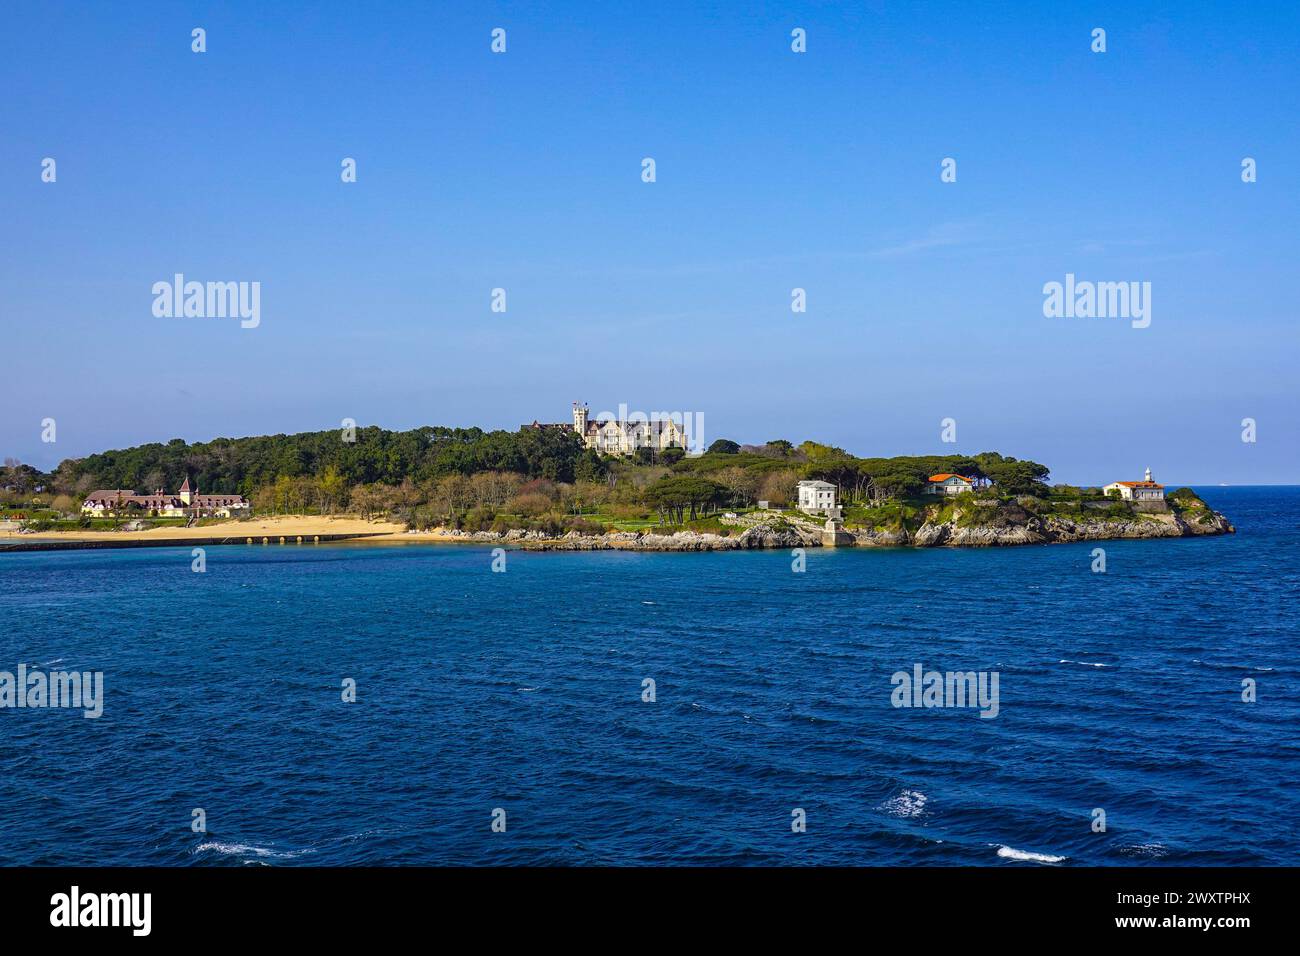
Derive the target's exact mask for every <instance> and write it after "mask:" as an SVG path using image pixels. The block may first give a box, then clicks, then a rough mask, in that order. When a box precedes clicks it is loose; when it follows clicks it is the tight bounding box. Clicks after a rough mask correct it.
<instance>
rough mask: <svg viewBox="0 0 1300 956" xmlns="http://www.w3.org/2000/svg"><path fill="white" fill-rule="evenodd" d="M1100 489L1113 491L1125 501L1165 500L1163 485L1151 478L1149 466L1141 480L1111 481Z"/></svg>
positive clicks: (1107, 492)
mask: <svg viewBox="0 0 1300 956" xmlns="http://www.w3.org/2000/svg"><path fill="white" fill-rule="evenodd" d="M1102 491H1103V492H1104V493H1105V494H1108V495H1109V494H1110V493H1111V492H1112V491H1113V492H1115V493H1116V494H1118V495H1119V496H1120V497H1121V498H1123V499H1124V500H1125V501H1164V500H1165V486H1164V485H1161V484H1157V483H1156V482H1154V481H1152V480H1151V469H1150V468H1148V469H1147V474H1146V478H1144V479H1143V480H1142V481H1112V482H1111V483H1110V484H1109V485H1107V486H1106V487H1105V488H1103V489H1102Z"/></svg>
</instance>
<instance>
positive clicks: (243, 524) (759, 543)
mask: <svg viewBox="0 0 1300 956" xmlns="http://www.w3.org/2000/svg"><path fill="white" fill-rule="evenodd" d="M1210 514H1211V516H1212V517H1211V518H1210V519H1209V520H1207V521H1206V522H1203V523H1198V524H1191V523H1189V522H1187V521H1185V520H1183V519H1182V518H1181V517H1179V516H1177V515H1172V514H1170V515H1161V516H1151V517H1148V518H1147V519H1145V520H1134V521H1101V520H1089V521H1079V522H1075V521H1071V520H1069V519H1060V518H1045V519H1033V520H1031V521H1028V522H1026V523H1023V524H1016V525H1011V526H992V525H980V524H972V525H965V526H962V525H958V524H957V523H956V522H946V523H938V524H930V523H927V524H924V525H922V526H921V527H920V528H919V529H917V530H916V531H910V532H909V531H907V530H880V531H877V530H871V529H862V528H847V529H844V530H842V531H839V532H836V533H834V534H831V533H829V532H826V531H824V530H823V529H821V528H819V527H818V526H817V525H816V524H814V523H812V522H806V523H804V522H800V523H797V524H796V523H790V522H788V521H780V522H778V521H768V520H762V519H760V520H758V521H756V522H754V523H751V524H748V526H745V527H744V530H743V531H742V530H740V528H739V527H738V528H737V529H736V530H737V532H738V533H737V534H734V535H721V534H716V533H712V532H702V531H689V530H687V531H676V532H672V533H669V534H660V533H656V532H654V531H610V532H606V533H604V534H598V535H584V534H580V533H579V532H576V531H570V532H568V533H566V534H564V535H560V536H550V535H544V534H542V533H540V532H536V531H528V532H525V531H521V530H517V529H516V530H512V531H505V532H495V531H476V532H469V531H455V530H449V529H445V528H438V529H433V530H429V531H408V530H406V529H405V528H404V527H403V526H401V525H398V524H394V523H392V522H387V521H366V520H365V519H362V518H346V517H330V518H305V517H282V518H266V519H262V520H260V521H232V522H229V523H228V524H227V525H210V526H207V527H198V528H152V529H149V530H146V531H50V532H43V533H32V534H19V533H17V532H12V531H9V532H0V554H4V553H10V552H33V551H76V550H98V549H106V548H148V547H185V546H200V545H202V546H213V545H216V546H220V545H240V544H242V545H265V546H270V545H304V544H320V543H337V542H339V541H366V542H367V543H375V544H382V543H407V544H420V543H426V544H477V545H484V544H496V545H500V546H504V547H510V548H516V549H520V550H526V551H647V552H654V551H660V552H689V551H739V550H757V549H767V550H775V549H791V548H821V547H827V548H837V547H838V548H864V547H865V548H935V547H942V548H987V547H1013V546H1019V545H1031V544H1068V543H1075V542H1083V541H1115V540H1144V539H1151V538H1189V537H1207V536H1218V535H1225V534H1233V533H1235V531H1236V529H1235V528H1234V527H1233V525H1232V524H1231V523H1230V522H1229V521H1228V520H1227V518H1226V517H1224V516H1223V515H1221V514H1219V513H1218V512H1211V513H1210ZM227 529H228V530H227ZM222 531H225V532H226V533H224V534H223V533H221V532H222Z"/></svg>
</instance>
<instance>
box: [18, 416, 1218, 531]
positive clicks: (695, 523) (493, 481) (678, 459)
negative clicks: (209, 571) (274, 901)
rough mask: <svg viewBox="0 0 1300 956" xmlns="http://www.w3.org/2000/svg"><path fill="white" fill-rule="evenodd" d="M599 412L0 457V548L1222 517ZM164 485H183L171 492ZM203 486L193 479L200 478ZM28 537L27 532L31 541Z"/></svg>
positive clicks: (1135, 482) (1026, 463)
mask: <svg viewBox="0 0 1300 956" xmlns="http://www.w3.org/2000/svg"><path fill="white" fill-rule="evenodd" d="M652 421H653V420H640V419H638V420H619V419H610V418H605V417H602V418H600V419H599V420H598V421H597V422H593V421H592V420H591V419H590V417H589V412H588V410H587V409H586V407H585V406H579V405H578V404H577V403H575V405H574V421H573V424H572V425H570V424H569V423H567V422H566V423H560V424H542V423H539V422H536V421H534V422H533V423H532V424H531V425H525V426H523V427H521V428H520V429H519V430H517V431H514V432H509V431H493V432H485V431H483V430H481V429H477V428H469V429H462V428H442V427H424V428H417V429H413V430H411V431H406V432H394V431H388V430H386V429H382V428H378V427H374V426H369V427H360V428H358V427H355V426H354V427H350V428H344V429H342V430H340V431H333V430H331V431H322V432H305V433H299V434H295V435H274V436H261V437H252V438H238V439H216V440H214V441H211V442H206V443H198V444H188V443H186V442H184V441H182V440H180V439H173V440H172V441H170V442H168V443H166V444H151V445H140V446H136V447H134V448H128V449H124V450H117V451H108V452H103V453H100V454H94V455H90V456H87V457H85V458H79V459H68V460H65V461H64V462H62V463H61V464H60V465H59V466H58V467H57V468H56V469H55V470H54V471H53V472H50V473H43V472H40V471H39V470H37V469H35V468H32V467H31V466H28V465H23V464H20V463H18V462H15V461H12V460H9V461H7V462H6V464H5V466H4V467H3V468H0V550H29V549H31V548H34V547H36V546H37V544H36V542H37V541H38V539H39V542H40V545H39V546H40V547H79V546H80V547H113V546H142V545H150V544H169V543H170V544H184V543H188V542H198V541H202V542H204V543H227V542H228V543H248V542H250V541H252V542H256V543H261V542H263V541H265V542H266V543H275V544H278V543H281V542H282V541H283V542H284V543H299V542H314V541H317V540H326V541H327V540H339V539H343V538H355V537H366V538H368V539H371V540H375V541H419V540H425V541H444V542H481V543H482V542H498V543H502V544H505V545H507V546H517V547H521V548H529V549H538V550H603V549H621V550H661V551H700V550H732V549H739V548H789V547H820V546H835V547H986V546H999V545H1015V544H1040V543H1052V542H1068V541H1094V540H1105V539H1113V538H1166V537H1188V536H1200V535H1216V534H1227V533H1231V532H1232V531H1233V530H1234V529H1233V527H1232V525H1231V523H1230V522H1229V521H1228V519H1227V518H1226V517H1225V516H1224V515H1221V514H1219V513H1217V512H1215V511H1213V510H1212V509H1210V508H1209V507H1208V506H1207V505H1206V504H1205V502H1204V501H1203V500H1201V498H1200V497H1199V496H1197V495H1196V494H1195V493H1194V492H1192V491H1191V490H1190V489H1188V488H1178V489H1176V490H1172V491H1167V489H1166V487H1165V486H1164V485H1163V484H1161V483H1159V482H1157V481H1155V480H1154V479H1153V477H1152V474H1151V471H1150V469H1147V471H1146V473H1145V475H1144V476H1143V477H1142V478H1140V479H1137V478H1134V479H1132V480H1126V479H1125V478H1124V477H1123V476H1106V477H1108V478H1112V477H1113V478H1115V479H1116V480H1111V481H1108V482H1106V483H1103V484H1099V485H1098V486H1094V487H1080V486H1072V485H1064V484H1059V483H1057V484H1053V483H1050V482H1049V469H1048V468H1047V466H1045V465H1042V464H1040V463H1038V462H1034V461H1030V460H1026V459H1016V458H1012V457H1005V456H1003V455H1001V454H999V453H997V452H982V453H979V454H975V455H969V456H967V455H956V454H952V455H934V456H896V457H887V458H885V457H858V456H855V455H853V454H850V453H849V452H847V451H845V450H844V449H841V448H837V447H834V446H829V445H823V444H820V443H817V442H812V441H805V442H803V443H801V444H799V445H795V444H794V443H793V442H789V441H784V440H775V441H768V442H764V443H763V444H760V445H752V444H751V445H742V444H739V443H737V442H734V441H730V440H728V439H718V440H716V441H714V442H712V443H711V444H710V445H708V446H707V448H704V449H696V450H694V451H693V452H688V450H687V448H686V447H685V446H686V444H687V441H688V440H689V436H690V429H688V428H681V427H677V426H676V425H672V424H665V423H664V421H662V420H661V421H659V422H658V423H657V424H652V423H651V422H652ZM164 488H179V489H180V491H178V492H175V493H173V494H168V493H166V492H164V491H163V489H164ZM197 488H202V489H204V492H205V493H203V494H199V493H198V492H197V491H195V490H194V489H197ZM29 545H30V547H29Z"/></svg>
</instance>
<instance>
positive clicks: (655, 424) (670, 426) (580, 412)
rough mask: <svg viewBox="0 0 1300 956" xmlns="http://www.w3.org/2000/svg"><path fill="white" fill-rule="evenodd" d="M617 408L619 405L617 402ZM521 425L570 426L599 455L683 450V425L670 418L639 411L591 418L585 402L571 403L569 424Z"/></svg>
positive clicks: (539, 424) (540, 425) (542, 426)
mask: <svg viewBox="0 0 1300 956" xmlns="http://www.w3.org/2000/svg"><path fill="white" fill-rule="evenodd" d="M620 408H621V406H620ZM524 427H525V428H538V429H546V428H554V429H563V430H566V431H567V430H570V429H572V430H573V431H574V432H576V433H577V434H578V435H580V436H581V437H582V440H583V442H584V443H585V444H586V446H587V447H588V448H591V449H594V450H595V451H597V452H599V453H600V454H602V455H633V454H636V452H637V450H638V449H640V448H652V449H654V450H655V451H663V450H664V449H665V448H681V449H683V450H685V448H686V447H687V445H686V439H687V436H686V429H685V428H684V427H683V426H682V425H680V424H678V423H677V422H676V421H674V420H673V419H672V418H669V417H664V418H651V417H649V416H646V415H642V414H636V413H634V414H632V415H627V416H626V417H625V418H615V417H613V416H606V415H604V414H602V415H600V416H598V417H596V418H594V419H593V418H592V417H591V409H590V408H588V407H587V406H586V405H580V404H578V403H577V402H574V403H573V424H572V425H570V424H569V423H568V422H555V423H544V422H536V421H535V422H533V423H532V424H531V425H525V426H524Z"/></svg>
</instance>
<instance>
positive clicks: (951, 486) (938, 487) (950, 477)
mask: <svg viewBox="0 0 1300 956" xmlns="http://www.w3.org/2000/svg"><path fill="white" fill-rule="evenodd" d="M974 488H975V479H974V478H967V477H966V476H965V475H954V474H950V473H949V472H946V471H944V472H940V473H939V474H937V475H931V476H930V479H929V481H927V482H926V484H925V493H926V494H927V495H959V494H961V493H962V492H963V491H972V490H973V489H974Z"/></svg>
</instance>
